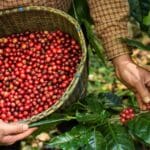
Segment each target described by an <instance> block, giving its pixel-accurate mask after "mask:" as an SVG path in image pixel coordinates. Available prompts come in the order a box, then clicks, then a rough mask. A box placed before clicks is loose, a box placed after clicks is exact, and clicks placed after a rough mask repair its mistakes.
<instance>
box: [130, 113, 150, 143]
mask: <svg viewBox="0 0 150 150" xmlns="http://www.w3.org/2000/svg"><path fill="white" fill-rule="evenodd" d="M128 127H129V129H130V130H131V132H132V134H133V135H135V136H136V137H138V138H140V139H141V140H142V141H144V142H145V143H147V144H148V145H150V113H145V114H141V115H138V116H137V117H135V118H134V119H133V120H132V121H130V122H129V123H128Z"/></svg>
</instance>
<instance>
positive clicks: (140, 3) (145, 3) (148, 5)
mask: <svg viewBox="0 0 150 150" xmlns="http://www.w3.org/2000/svg"><path fill="white" fill-rule="evenodd" d="M128 1H129V5H130V13H131V16H132V17H134V18H135V20H136V21H138V22H139V23H140V26H141V29H142V30H143V31H146V32H148V31H149V29H150V27H148V26H146V25H144V24H143V18H144V17H145V16H147V15H148V13H149V11H150V0H128Z"/></svg>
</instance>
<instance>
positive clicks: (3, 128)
mask: <svg viewBox="0 0 150 150" xmlns="http://www.w3.org/2000/svg"><path fill="white" fill-rule="evenodd" d="M35 130H36V128H30V129H29V127H28V125H26V124H20V123H4V122H3V121H1V120H0V145H12V144H14V143H15V142H16V141H19V140H22V139H24V138H26V137H27V136H29V135H30V134H32V133H33V132H34V131H35Z"/></svg>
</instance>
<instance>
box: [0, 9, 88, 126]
mask: <svg viewBox="0 0 150 150" xmlns="http://www.w3.org/2000/svg"><path fill="white" fill-rule="evenodd" d="M57 28H59V29H61V30H62V31H64V32H66V33H69V34H70V35H71V36H72V37H73V38H75V39H76V40H77V41H78V42H79V43H80V45H81V48H82V59H81V62H80V64H79V65H78V68H77V72H76V74H75V76H74V79H73V80H72V82H71V83H70V85H69V87H68V88H67V90H66V92H65V93H64V94H63V96H62V97H61V99H60V100H59V101H58V102H56V103H55V104H54V105H53V106H52V107H50V108H49V109H47V110H46V111H44V112H42V113H40V114H38V115H35V116H33V117H31V118H29V119H27V120H24V121H25V122H27V123H31V122H35V121H37V120H39V119H42V118H44V117H46V116H48V115H50V114H52V113H53V112H54V111H56V110H58V109H61V108H65V107H66V106H68V105H69V104H70V103H73V102H74V101H76V100H78V99H79V98H81V97H82V96H83V95H84V94H85V91H86V87H87V50H86V45H85V40H84V36H83V33H82V31H81V28H80V26H79V24H78V23H77V21H75V20H74V19H73V18H72V17H71V16H69V15H68V14H66V13H65V12H63V11H60V10H57V9H53V8H49V7H37V6H29V7H22V8H18V9H11V10H5V11H1V12H0V37H3V36H6V35H10V34H14V33H21V32H25V31H33V32H34V31H44V30H48V31H52V30H55V29H57Z"/></svg>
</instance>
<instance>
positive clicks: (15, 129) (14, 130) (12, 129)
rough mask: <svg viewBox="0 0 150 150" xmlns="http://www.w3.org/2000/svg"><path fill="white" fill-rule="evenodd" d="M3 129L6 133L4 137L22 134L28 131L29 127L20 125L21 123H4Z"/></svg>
mask: <svg viewBox="0 0 150 150" xmlns="http://www.w3.org/2000/svg"><path fill="white" fill-rule="evenodd" d="M3 128H4V131H5V132H4V135H9V134H18V133H22V132H24V131H26V130H28V125H27V124H19V123H14V124H11V123H10V124H7V123H3Z"/></svg>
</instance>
